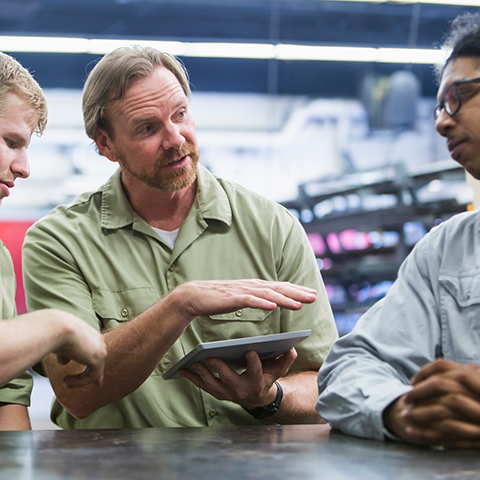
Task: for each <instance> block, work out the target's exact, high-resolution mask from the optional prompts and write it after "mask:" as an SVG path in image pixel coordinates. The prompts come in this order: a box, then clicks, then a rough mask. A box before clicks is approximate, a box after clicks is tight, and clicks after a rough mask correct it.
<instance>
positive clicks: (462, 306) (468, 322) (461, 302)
mask: <svg viewBox="0 0 480 480" xmlns="http://www.w3.org/2000/svg"><path fill="white" fill-rule="evenodd" d="M439 283H440V316H441V324H442V351H443V356H444V357H445V358H447V359H448V360H453V361H455V362H459V363H477V364H480V348H479V346H480V271H473V272H467V273H463V274H461V275H460V274H457V275H456V274H451V273H448V274H445V273H443V274H440V276H439Z"/></svg>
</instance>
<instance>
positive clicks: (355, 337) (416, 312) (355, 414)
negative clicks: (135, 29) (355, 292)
mask: <svg viewBox="0 0 480 480" xmlns="http://www.w3.org/2000/svg"><path fill="white" fill-rule="evenodd" d="M424 240H427V239H426V238H425V239H424ZM424 240H422V241H421V242H420V243H419V244H418V245H417V246H416V247H415V248H414V250H413V251H412V253H411V254H410V256H409V257H408V258H407V259H406V260H405V262H404V263H403V265H402V266H401V268H400V270H399V275H398V279H397V281H396V282H395V283H394V285H393V286H392V288H391V289H390V291H389V292H388V294H387V296H386V297H385V298H384V299H383V300H381V301H379V302H378V303H376V304H375V305H374V306H373V307H372V308H371V309H370V310H369V311H368V312H367V313H366V314H365V315H364V316H363V317H362V318H361V319H360V320H359V322H358V323H357V325H356V326H355V328H354V329H353V331H352V332H351V333H350V334H348V335H346V336H344V337H342V338H341V339H340V340H339V341H338V342H337V343H336V344H335V345H334V346H333V348H332V350H331V352H330V353H329V355H328V357H327V359H326V361H325V364H324V365H323V367H322V369H321V370H320V372H319V377H318V379H319V393H320V395H319V398H318V402H317V411H318V412H319V413H320V415H322V417H323V418H325V420H326V421H327V422H329V423H330V425H331V426H332V427H333V428H337V429H339V430H341V431H343V432H345V433H348V434H350V435H355V436H358V437H367V438H373V439H376V440H383V439H385V437H392V438H393V436H391V435H390V434H389V433H388V432H387V431H386V429H385V427H384V425H383V419H382V415H383V410H384V409H385V408H386V407H387V406H388V405H389V404H390V403H392V402H393V401H394V400H395V399H396V398H398V397H399V396H401V395H403V394H404V393H406V392H408V391H409V390H410V389H411V387H410V385H409V381H410V378H411V377H412V375H413V374H414V373H415V372H417V371H418V370H419V369H420V368H421V367H422V366H423V365H424V364H425V363H427V362H429V361H432V360H434V359H435V358H436V357H437V356H438V352H439V349H440V345H441V341H440V335H441V328H440V324H439V320H438V319H439V312H438V306H437V302H436V300H435V286H434V285H432V281H433V282H435V271H432V267H431V265H430V264H429V262H428V260H427V258H428V251H427V250H428V242H427V241H424ZM428 267H430V268H428ZM433 270H435V269H433ZM437 276H438V275H437Z"/></svg>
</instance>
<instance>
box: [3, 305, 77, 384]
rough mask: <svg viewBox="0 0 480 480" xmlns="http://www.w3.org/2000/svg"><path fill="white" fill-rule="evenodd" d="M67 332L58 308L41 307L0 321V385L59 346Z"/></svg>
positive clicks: (65, 323) (67, 329)
mask: <svg viewBox="0 0 480 480" xmlns="http://www.w3.org/2000/svg"><path fill="white" fill-rule="evenodd" d="M68 335H69V328H68V324H67V322H65V321H64V319H63V317H62V313H61V312H60V311H58V310H41V311H38V312H35V313H29V314H26V315H21V316H19V317H16V318H14V319H12V320H8V321H4V322H1V323H0V339H1V341H0V365H1V366H2V367H1V369H0V385H3V384H5V383H7V382H8V381H9V380H11V379H13V378H15V377H17V376H18V375H20V374H21V373H22V372H24V371H25V370H27V369H28V368H29V367H31V366H32V365H33V364H35V363H37V362H39V361H40V360H41V359H42V358H43V357H45V356H46V355H48V354H49V353H50V352H52V351H54V350H56V349H57V348H59V347H60V346H61V345H62V343H63V342H65V341H66V338H67V337H68Z"/></svg>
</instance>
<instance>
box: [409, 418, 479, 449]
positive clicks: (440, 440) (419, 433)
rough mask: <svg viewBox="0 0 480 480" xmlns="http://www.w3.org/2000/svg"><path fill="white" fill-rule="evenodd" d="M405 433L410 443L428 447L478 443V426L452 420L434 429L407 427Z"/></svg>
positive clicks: (437, 425) (435, 426) (445, 421)
mask: <svg viewBox="0 0 480 480" xmlns="http://www.w3.org/2000/svg"><path fill="white" fill-rule="evenodd" d="M406 433H407V434H408V435H409V436H410V438H411V439H412V441H418V442H422V443H428V444H430V445H432V444H433V445H435V444H440V445H457V444H458V445H461V444H462V443H465V442H471V441H476V442H477V443H480V426H479V425H472V424H470V423H467V422H461V421H458V420H453V419H446V420H444V421H442V422H440V423H438V424H436V425H434V428H424V427H417V426H408V427H407V428H406Z"/></svg>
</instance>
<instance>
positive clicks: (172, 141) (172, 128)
mask: <svg viewBox="0 0 480 480" xmlns="http://www.w3.org/2000/svg"><path fill="white" fill-rule="evenodd" d="M162 133H163V139H162V148H163V149H164V150H169V149H170V148H173V149H175V150H180V148H181V147H182V145H183V144H184V143H185V137H184V136H183V135H182V133H181V132H180V128H179V127H178V126H177V125H175V124H174V123H168V124H166V125H164V129H163V132H162Z"/></svg>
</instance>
